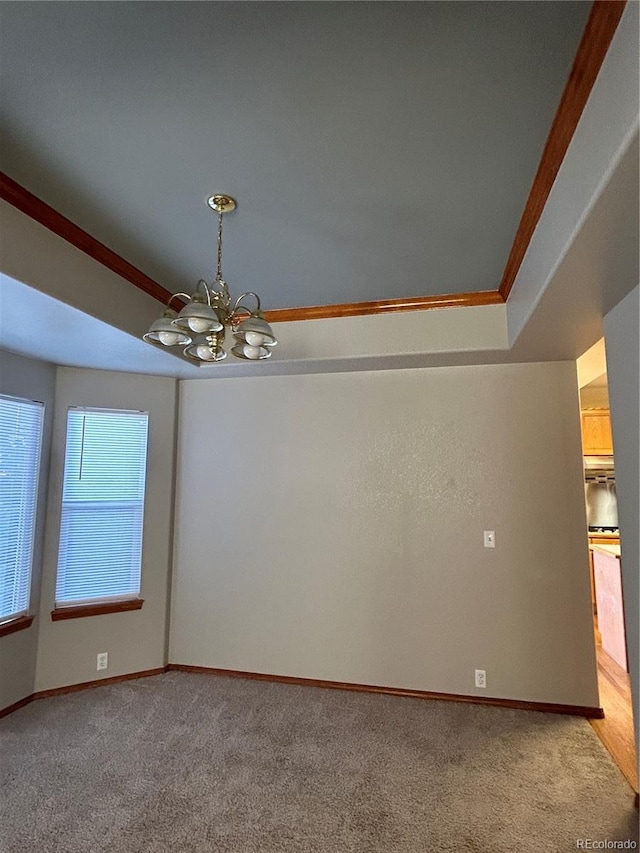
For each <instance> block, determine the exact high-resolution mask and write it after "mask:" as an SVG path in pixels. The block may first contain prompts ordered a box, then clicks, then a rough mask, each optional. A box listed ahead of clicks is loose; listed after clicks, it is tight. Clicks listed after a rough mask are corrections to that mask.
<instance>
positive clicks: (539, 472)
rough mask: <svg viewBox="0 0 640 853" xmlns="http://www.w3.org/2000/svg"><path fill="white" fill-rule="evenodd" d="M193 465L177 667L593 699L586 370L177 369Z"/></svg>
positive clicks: (182, 449) (180, 560) (180, 514)
mask: <svg viewBox="0 0 640 853" xmlns="http://www.w3.org/2000/svg"><path fill="white" fill-rule="evenodd" d="M178 459H179V470H178V482H177V501H176V537H175V539H176V541H175V555H174V583H173V598H172V623H171V643H170V655H169V656H170V660H171V661H172V662H175V663H183V664H192V665H201V666H214V667H225V668H230V669H240V670H250V671H257V672H268V673H275V674H282V675H291V676H299V677H309V678H319V679H331V680H340V681H349V682H360V683H365V684H380V685H389V686H396V687H405V688H415V689H423V690H435V691H442V692H451V693H464V694H473V693H475V692H481V691H477V690H476V688H475V687H474V680H473V675H474V672H473V671H474V669H475V668H482V669H486V670H487V684H488V686H487V690H486V691H485V693H486V695H490V696H500V697H508V698H512V699H522V700H534V701H542V702H545V701H546V702H559V703H575V704H584V705H597V687H596V678H595V663H594V643H593V628H592V624H591V608H590V591H589V575H588V559H587V548H586V521H585V510H584V492H583V481H582V467H581V448H580V433H579V417H578V397H577V384H576V372H575V365H574V364H573V363H548V364H530V365H508V366H493V367H490V366H483V367H464V368H462V367H461V368H438V369H430V370H414V371H394V372H376V373H366V374H365V373H361V374H334V375H323V376H291V377H270V378H264V377H261V378H257V379H255V380H254V379H242V380H226V379H225V380H215V381H199V382H183V383H181V405H180V438H179V453H178ZM485 529H492V530H495V531H496V537H497V543H498V544H497V548H496V549H495V550H485V549H484V548H483V547H482V539H483V530H485Z"/></svg>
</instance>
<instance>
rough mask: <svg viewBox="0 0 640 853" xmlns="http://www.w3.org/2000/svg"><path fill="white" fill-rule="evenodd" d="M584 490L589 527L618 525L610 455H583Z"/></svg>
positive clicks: (614, 479)
mask: <svg viewBox="0 0 640 853" xmlns="http://www.w3.org/2000/svg"><path fill="white" fill-rule="evenodd" d="M584 490H585V500H586V502H587V524H588V525H589V529H591V528H598V527H602V528H604V527H606V528H614V529H616V530H617V527H618V501H617V498H616V475H615V469H614V466H613V457H612V456H585V457H584Z"/></svg>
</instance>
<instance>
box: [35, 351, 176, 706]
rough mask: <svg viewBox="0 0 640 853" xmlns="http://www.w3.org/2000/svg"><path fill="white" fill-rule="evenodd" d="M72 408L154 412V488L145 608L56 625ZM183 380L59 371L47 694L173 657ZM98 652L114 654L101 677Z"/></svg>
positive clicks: (45, 646)
mask: <svg viewBox="0 0 640 853" xmlns="http://www.w3.org/2000/svg"><path fill="white" fill-rule="evenodd" d="M70 406H97V407H103V408H117V409H138V410H141V411H148V412H149V443H148V463H147V487H146V498H145V517H144V531H143V559H142V589H141V597H142V598H143V599H144V606H143V607H142V609H141V610H139V611H131V612H126V613H112V614H108V615H103V616H92V617H87V618H82V619H70V620H65V621H58V622H53V621H51V618H50V615H49V614H50V612H51V610H52V609H53V607H54V599H55V578H56V567H57V556H58V541H59V526H60V508H61V498H62V475H63V469H64V447H65V432H66V419H67V409H68V408H69V407H70ZM175 416H176V382H175V380H174V379H167V378H162V377H151V376H136V375H134V374H118V373H111V372H107V371H99V370H84V369H78V368H68V367H59V368H58V371H57V382H56V405H55V417H54V424H53V440H52V458H51V476H50V487H49V497H48V508H47V524H46V534H45V554H44V564H43V581H42V599H41V614H42V617H41V624H40V632H39V637H38V656H37V670H36V679H35V689H36V691H38V690H47V689H50V688H54V687H61V686H65V685H67V684H78V683H80V682H83V681H91V680H94V679H97V678H98V677H110V676H114V675H122V674H125V673H130V672H139V671H142V670H147V669H155V668H156V667H161V666H163V665H164V663H165V659H166V633H167V609H168V608H167V605H168V585H169V571H170V558H171V553H170V552H171V529H172V523H173V475H174V450H175ZM98 652H108V653H109V668H108V670H107V671H105V672H102V673H98V672H96V655H97V653H98Z"/></svg>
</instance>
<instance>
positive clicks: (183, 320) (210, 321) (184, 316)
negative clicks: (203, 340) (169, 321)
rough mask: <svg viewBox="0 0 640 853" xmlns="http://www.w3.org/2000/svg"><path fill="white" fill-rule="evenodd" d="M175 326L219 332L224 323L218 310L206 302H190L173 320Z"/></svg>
mask: <svg viewBox="0 0 640 853" xmlns="http://www.w3.org/2000/svg"><path fill="white" fill-rule="evenodd" d="M173 325H174V327H175V326H177V328H178V329H183V330H184V331H185V332H196V333H198V334H202V333H204V332H219V331H220V330H221V329H222V328H223V325H222V323H221V322H220V318H219V317H218V315H217V314H216V312H215V311H214V310H213V308H211V307H210V306H209V305H206V304H205V303H204V302H189V303H188V305H185V306H184V308H183V309H182V311H181V312H180V313H179V314H178V316H177V317H176V319H175V320H174V321H173Z"/></svg>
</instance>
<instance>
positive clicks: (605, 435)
mask: <svg viewBox="0 0 640 853" xmlns="http://www.w3.org/2000/svg"><path fill="white" fill-rule="evenodd" d="M581 417H582V452H583V454H584V455H585V456H613V439H612V438H611V419H610V417H609V411H608V410H607V409H594V410H592V411H588V412H582V416H581Z"/></svg>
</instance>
